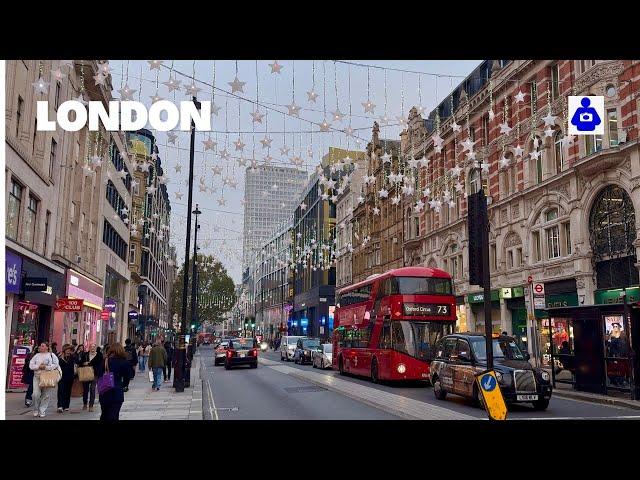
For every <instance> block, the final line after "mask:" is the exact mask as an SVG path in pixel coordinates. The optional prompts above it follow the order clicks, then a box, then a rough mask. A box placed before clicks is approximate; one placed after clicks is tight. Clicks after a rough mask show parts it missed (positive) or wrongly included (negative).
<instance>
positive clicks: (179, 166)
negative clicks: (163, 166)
mask: <svg viewBox="0 0 640 480" xmlns="http://www.w3.org/2000/svg"><path fill="white" fill-rule="evenodd" d="M173 168H174V169H175V171H176V173H180V172H182V165H180V164H179V163H178V164H176V166H175V167H173Z"/></svg>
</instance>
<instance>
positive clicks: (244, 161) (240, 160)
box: [238, 157, 247, 167]
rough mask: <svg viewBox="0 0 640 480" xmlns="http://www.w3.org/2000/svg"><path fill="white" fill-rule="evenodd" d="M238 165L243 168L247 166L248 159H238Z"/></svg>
mask: <svg viewBox="0 0 640 480" xmlns="http://www.w3.org/2000/svg"><path fill="white" fill-rule="evenodd" d="M238 165H240V166H241V167H244V166H246V165H247V159H246V158H243V157H240V158H239V159H238Z"/></svg>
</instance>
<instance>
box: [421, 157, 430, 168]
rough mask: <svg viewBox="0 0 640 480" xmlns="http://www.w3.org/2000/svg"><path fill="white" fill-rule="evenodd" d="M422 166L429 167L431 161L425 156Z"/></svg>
mask: <svg viewBox="0 0 640 480" xmlns="http://www.w3.org/2000/svg"><path fill="white" fill-rule="evenodd" d="M420 166H421V167H425V168H427V167H428V166H429V159H428V158H427V157H426V156H425V155H423V156H422V158H421V159H420Z"/></svg>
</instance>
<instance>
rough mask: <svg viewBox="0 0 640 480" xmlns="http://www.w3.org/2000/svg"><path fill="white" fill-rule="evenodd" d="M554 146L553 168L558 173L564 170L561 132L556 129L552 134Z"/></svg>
mask: <svg viewBox="0 0 640 480" xmlns="http://www.w3.org/2000/svg"><path fill="white" fill-rule="evenodd" d="M553 146H554V147H555V148H554V151H553V153H554V158H553V160H554V164H553V166H554V169H555V173H560V172H561V171H563V170H564V147H563V146H562V132H561V131H560V130H558V131H557V132H556V133H555V135H554V136H553Z"/></svg>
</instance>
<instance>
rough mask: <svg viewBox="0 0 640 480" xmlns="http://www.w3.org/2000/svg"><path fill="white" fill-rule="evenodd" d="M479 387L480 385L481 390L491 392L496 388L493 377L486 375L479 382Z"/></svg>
mask: <svg viewBox="0 0 640 480" xmlns="http://www.w3.org/2000/svg"><path fill="white" fill-rule="evenodd" d="M480 385H482V389H483V390H485V391H487V392H491V391H492V390H493V389H494V388H496V379H495V378H494V377H493V375H490V374H488V373H487V374H486V375H484V376H483V377H482V379H481V380H480Z"/></svg>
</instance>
